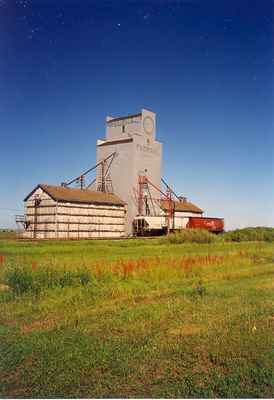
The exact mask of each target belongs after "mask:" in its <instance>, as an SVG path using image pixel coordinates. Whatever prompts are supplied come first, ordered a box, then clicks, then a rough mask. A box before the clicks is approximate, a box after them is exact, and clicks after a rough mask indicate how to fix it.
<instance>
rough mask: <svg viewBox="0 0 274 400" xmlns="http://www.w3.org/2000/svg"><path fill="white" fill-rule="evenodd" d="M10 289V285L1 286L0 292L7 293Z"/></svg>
mask: <svg viewBox="0 0 274 400" xmlns="http://www.w3.org/2000/svg"><path fill="white" fill-rule="evenodd" d="M9 288H10V287H9V286H8V285H3V284H0V292H5V291H6V290H9Z"/></svg>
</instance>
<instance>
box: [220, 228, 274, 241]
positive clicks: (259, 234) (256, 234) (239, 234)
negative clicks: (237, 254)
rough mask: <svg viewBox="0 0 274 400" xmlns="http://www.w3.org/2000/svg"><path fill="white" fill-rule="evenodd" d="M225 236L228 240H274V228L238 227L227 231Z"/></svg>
mask: <svg viewBox="0 0 274 400" xmlns="http://www.w3.org/2000/svg"><path fill="white" fill-rule="evenodd" d="M223 238H224V240H225V241H227V242H244V241H266V242H274V228H267V227H255V228H244V229H236V230H234V231H231V232H226V233H225V234H224V235H223Z"/></svg>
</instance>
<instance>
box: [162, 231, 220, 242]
mask: <svg viewBox="0 0 274 400" xmlns="http://www.w3.org/2000/svg"><path fill="white" fill-rule="evenodd" d="M217 240H218V238H217V236H216V235H215V234H214V233H210V232H208V231H206V230H204V229H183V230H182V231H180V232H178V233H172V234H170V235H168V236H165V237H163V238H161V239H160V243H161V244H167V243H170V244H182V243H212V242H216V241H217Z"/></svg>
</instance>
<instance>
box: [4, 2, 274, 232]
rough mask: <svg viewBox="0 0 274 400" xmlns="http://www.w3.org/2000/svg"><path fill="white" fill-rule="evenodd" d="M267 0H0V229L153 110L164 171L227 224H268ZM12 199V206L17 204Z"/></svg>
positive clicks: (273, 203) (273, 217)
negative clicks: (116, 126)
mask: <svg viewBox="0 0 274 400" xmlns="http://www.w3.org/2000/svg"><path fill="white" fill-rule="evenodd" d="M273 7H274V3H273V1H271V0H259V1H257V0H181V1H176V0H174V1H168V0H166V1H161V0H153V1H126V0H123V1H119V0H115V1H103V0H97V1H95V0H93V1H91V0H58V1H57V0H18V1H15V0H0V138H1V141H0V175H1V186H0V188H1V189H0V194H1V196H0V227H5V226H13V224H14V222H13V220H14V214H16V213H17V212H20V210H23V198H24V197H25V195H26V194H28V193H29V192H30V191H31V190H32V189H33V187H34V186H35V185H36V184H37V183H42V182H47V183H51V184H59V183H60V182H61V181H63V180H66V179H69V178H71V177H74V176H76V175H77V174H78V173H80V172H81V171H82V170H84V169H86V168H87V167H89V166H90V165H92V164H94V162H95V143H96V139H97V138H100V137H103V136H104V129H105V127H104V121H105V116H106V115H108V114H110V115H112V116H120V115H125V114H130V113H136V112H139V111H140V109H141V108H142V107H147V108H149V109H152V110H153V111H155V112H156V113H157V137H158V139H159V140H160V141H162V142H163V145H164V162H163V176H164V177H165V178H166V180H167V181H168V182H169V183H170V184H171V185H173V186H174V188H175V190H176V192H178V193H180V194H184V195H185V196H187V197H188V198H189V199H190V200H192V201H193V202H195V203H196V204H197V205H198V206H200V207H201V208H203V209H204V210H206V213H207V215H210V216H223V217H224V218H225V220H226V226H227V228H231V227H238V226H246V225H272V226H274V189H273V182H274V180H273V178H274V173H273V159H274V157H273V146H274V140H273V128H274V118H273V67H274V53H273ZM17 210H18V211H17Z"/></svg>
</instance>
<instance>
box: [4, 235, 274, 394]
mask: <svg viewBox="0 0 274 400" xmlns="http://www.w3.org/2000/svg"><path fill="white" fill-rule="evenodd" d="M0 256H2V257H0V285H1V286H0V288H1V291H0V397H196V398H197V397H199V398H201V397H254V398H255V397H256V398H258V397H273V395H274V372H273V363H274V340H273V331H274V311H273V310H274V294H273V293H274V284H273V278H274V268H273V267H274V244H273V243H272V242H270V241H269V242H266V241H256V242H255V241H254V242H226V241H224V240H223V239H217V240H216V241H214V242H213V243H203V244H200V243H181V242H180V240H179V242H178V241H177V240H176V241H175V243H174V244H170V243H169V240H167V239H164V240H163V239H150V240H145V239H144V240H128V241H75V242H74V241H72V242H66V241H59V242H54V241H51V242H48V241H47V242H20V241H15V240H0Z"/></svg>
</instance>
